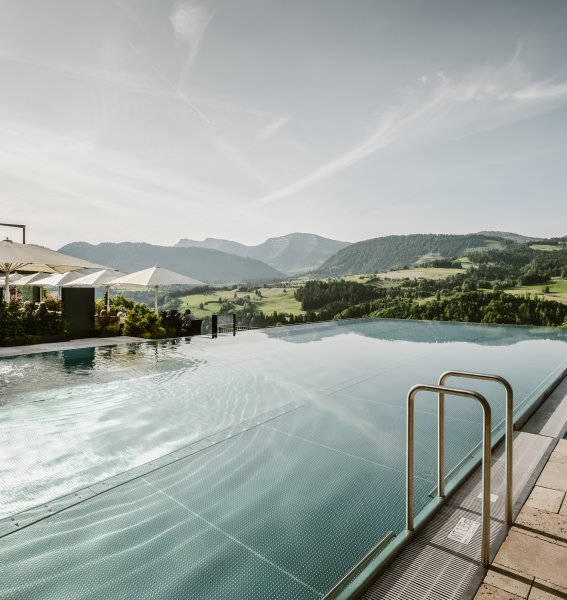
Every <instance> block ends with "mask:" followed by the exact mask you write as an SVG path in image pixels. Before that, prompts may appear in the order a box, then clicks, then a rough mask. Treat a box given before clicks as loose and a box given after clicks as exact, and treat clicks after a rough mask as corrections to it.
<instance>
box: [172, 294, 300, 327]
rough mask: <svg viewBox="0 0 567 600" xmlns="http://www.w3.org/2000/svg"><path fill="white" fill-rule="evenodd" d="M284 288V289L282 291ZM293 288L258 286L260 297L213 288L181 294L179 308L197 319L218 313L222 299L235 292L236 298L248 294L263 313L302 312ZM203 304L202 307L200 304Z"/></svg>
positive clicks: (229, 298)
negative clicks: (197, 292) (187, 309)
mask: <svg viewBox="0 0 567 600" xmlns="http://www.w3.org/2000/svg"><path fill="white" fill-rule="evenodd" d="M284 289H285V290H286V291H285V292H284ZM293 291H294V290H293V288H260V292H261V294H262V297H261V298H260V297H258V296H256V295H255V294H254V292H235V290H227V289H224V290H214V291H212V292H211V293H209V294H195V295H188V296H183V297H182V298H181V302H182V307H181V310H182V311H183V310H185V309H186V308H190V309H191V312H193V313H195V316H196V317H197V318H198V319H202V318H203V317H206V316H211V315H213V314H215V313H218V311H219V309H220V307H221V303H219V298H220V299H221V301H222V300H233V299H234V296H235V294H236V297H237V298H243V297H245V296H250V299H251V300H252V301H253V302H254V304H255V305H256V306H257V307H258V310H261V311H262V312H263V313H264V314H268V313H273V312H274V311H276V312H281V313H289V314H294V315H300V314H304V311H302V310H301V304H300V303H299V302H298V301H297V300H296V299H295V298H294V296H293ZM201 304H203V308H200V305H201ZM240 308H241V307H240V306H238V305H237V306H236V307H235V309H236V312H238V310H240Z"/></svg>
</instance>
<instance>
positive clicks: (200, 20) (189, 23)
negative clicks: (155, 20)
mask: <svg viewBox="0 0 567 600" xmlns="http://www.w3.org/2000/svg"><path fill="white" fill-rule="evenodd" d="M213 16H214V15H213V14H212V13H210V12H209V11H208V10H207V8H206V7H205V6H203V5H201V4H198V3H197V2H193V1H191V0H189V1H187V2H182V3H181V4H178V5H177V6H176V7H175V9H174V11H173V12H172V13H171V16H170V18H169V19H170V21H171V24H172V26H173V30H174V31H175V36H176V38H177V40H178V42H179V43H181V44H183V45H186V46H187V47H188V49H189V52H188V55H187V61H186V63H185V68H184V69H183V73H182V75H181V81H183V80H184V78H185V76H186V74H187V72H188V71H189V69H190V68H191V66H192V65H193V63H194V62H195V59H196V58H197V55H198V54H199V49H200V47H201V42H202V40H203V35H204V33H205V30H206V29H207V27H208V26H209V23H210V22H211V19H212V18H213Z"/></svg>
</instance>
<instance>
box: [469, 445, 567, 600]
mask: <svg viewBox="0 0 567 600" xmlns="http://www.w3.org/2000/svg"><path fill="white" fill-rule="evenodd" d="M488 598H490V599H492V600H516V599H520V598H527V599H528V600H551V599H554V598H564V599H567V439H562V440H560V441H559V442H558V444H557V446H556V447H555V450H554V451H553V453H552V454H551V456H550V458H549V461H548V462H547V465H546V466H545V468H544V469H543V471H542V473H541V475H540V476H539V478H538V480H537V482H536V485H535V487H534V489H533V491H532V492H531V494H530V496H529V498H528V500H527V501H526V503H525V504H524V506H523V508H522V510H521V511H520V513H519V514H518V517H517V518H516V521H515V523H514V525H513V527H512V528H511V529H510V531H509V533H508V537H507V538H506V540H505V541H504V543H503V544H502V546H501V548H500V550H499V551H498V553H497V555H496V557H495V558H494V561H493V563H492V566H491V568H490V569H489V570H488V573H487V574H486V577H485V578H484V582H483V583H482V585H481V586H480V588H479V590H478V592H477V594H476V596H475V599H476V600H486V599H488Z"/></svg>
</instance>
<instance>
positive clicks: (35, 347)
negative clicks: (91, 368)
mask: <svg viewBox="0 0 567 600" xmlns="http://www.w3.org/2000/svg"><path fill="white" fill-rule="evenodd" d="M143 341H144V340H142V339H140V338H136V337H128V336H127V335H119V336H114V337H102V338H82V339H77V340H69V341H68V342H53V343H48V344H30V345H28V346H7V347H5V348H1V347H0V357H3V356H21V355H22V354H39V353H41V352H54V351H58V350H73V349H76V348H93V347H98V346H116V345H118V344H131V343H133V342H143Z"/></svg>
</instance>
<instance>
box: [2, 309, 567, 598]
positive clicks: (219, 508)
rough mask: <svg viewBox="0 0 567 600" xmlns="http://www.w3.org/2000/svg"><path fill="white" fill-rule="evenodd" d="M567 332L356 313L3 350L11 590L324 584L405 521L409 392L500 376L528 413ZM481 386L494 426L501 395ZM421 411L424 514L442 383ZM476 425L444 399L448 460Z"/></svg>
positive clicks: (550, 375)
mask: <svg viewBox="0 0 567 600" xmlns="http://www.w3.org/2000/svg"><path fill="white" fill-rule="evenodd" d="M566 342H567V335H566V333H565V332H564V331H561V330H557V329H544V328H534V329H529V328H525V327H506V326H482V325H465V324H456V323H429V322H412V321H395V320H353V321H343V322H336V323H324V324H315V325H306V326H300V327H288V328H276V329H272V330H264V331H257V332H250V333H246V334H242V335H238V336H237V337H235V338H232V337H231V336H229V337H226V338H223V337H221V338H219V339H217V340H210V339H205V338H194V339H193V340H192V341H191V342H190V343H189V342H186V341H181V340H180V341H165V342H149V343H140V344H131V345H127V346H116V347H105V348H97V349H87V350H77V351H68V352H57V353H45V354H40V355H29V356H21V357H17V358H6V359H0V417H1V418H0V433H1V435H0V456H1V463H0V466H1V472H0V518H2V517H4V519H3V520H2V521H0V535H2V534H7V535H4V537H1V538H0V560H1V561H2V564H3V569H2V571H3V583H2V585H0V598H2V599H7V598H10V599H19V598H21V599H22V600H23V599H25V600H29V599H34V598H42V599H43V598H53V599H55V598H56V599H57V600H64V599H66V598H69V599H71V598H113V599H114V598H124V599H126V598H128V599H130V598H163V599H164V600H165V599H167V600H170V599H177V598H179V599H181V598H191V599H193V598H196V599H200V598H203V599H209V598H211V599H212V598H215V599H216V598H218V599H220V598H223V599H225V598H247V599H248V598H250V599H256V598H257V599H268V598H273V599H276V598H282V599H284V598H285V599H292V600H293V599H296V598H297V599H310V598H320V597H321V596H322V595H323V594H324V593H325V592H326V591H327V590H328V589H330V588H331V587H332V585H333V584H334V583H335V582H336V581H337V580H338V579H340V577H341V576H342V575H343V574H344V573H345V572H346V571H348V569H349V568H350V567H351V566H353V565H354V564H355V563H356V562H357V561H358V560H359V559H360V558H361V557H362V556H363V555H364V554H365V553H366V552H367V551H368V550H369V549H370V548H371V547H372V546H373V545H374V544H375V543H376V542H377V541H378V540H379V539H381V538H382V537H383V536H384V534H385V533H386V532H388V531H390V530H394V531H400V530H401V529H402V528H403V526H404V489H405V488H404V468H405V467H404V460H405V446H404V440H405V402H406V395H407V391H408V389H409V388H410V387H411V386H412V385H414V384H416V383H435V382H436V381H437V379H438V377H439V375H440V374H441V372H443V371H445V370H448V369H462V370H472V371H484V372H490V373H497V374H499V375H502V376H504V377H506V378H507V379H509V381H510V382H511V383H512V386H513V388H514V391H515V396H516V407H517V408H516V414H520V413H521V412H523V411H524V410H525V409H526V408H527V407H528V406H529V404H530V403H531V402H533V401H534V400H536V399H537V398H538V397H539V396H540V394H541V393H542V391H543V390H544V389H545V388H546V387H548V386H549V384H550V383H551V382H552V381H553V380H554V379H556V378H557V377H558V375H559V374H561V373H562V372H563V371H564V370H565V369H566V368H567V352H566V350H567V344H566ZM458 383H459V384H460V385H461V386H463V382H462V381H460V382H458ZM473 387H474V388H475V389H477V390H478V391H480V392H482V393H484V394H485V395H486V396H487V398H488V399H489V400H490V402H491V404H492V406H493V411H494V419H493V422H494V423H495V425H496V426H497V425H498V423H499V422H500V421H501V420H502V418H503V415H504V410H503V408H504V401H503V392H502V391H501V390H500V389H499V387H498V386H496V385H494V384H491V383H483V382H475V384H474V386H473ZM417 409H418V410H417V416H416V435H417V438H416V446H417V449H418V452H417V454H416V464H415V473H416V510H417V511H419V510H421V509H423V508H424V507H425V506H426V504H427V502H428V501H429V498H428V496H427V494H428V492H429V491H430V490H431V488H432V487H433V486H434V485H435V468H436V462H435V461H436V441H435V436H436V427H435V418H436V416H435V415H436V412H435V398H434V397H433V396H427V395H424V396H423V397H420V400H419V402H418V405H417ZM480 421H481V414H480V409H479V408H478V407H476V406H475V405H474V404H473V403H470V402H466V401H464V402H463V401H457V402H449V401H448V402H447V424H446V433H447V469H450V468H451V467H452V466H454V465H456V464H457V463H459V462H460V461H461V460H462V459H463V457H465V456H466V455H467V454H468V453H470V451H471V450H472V449H473V448H474V447H475V446H476V444H478V442H479V440H480ZM148 464H149V466H148ZM125 473H126V474H125ZM118 484H120V485H118ZM108 488H112V489H110V491H105V490H106V489H108ZM77 491H79V492H78V495H79V496H80V499H82V500H84V501H83V502H78V500H77V499H76V497H75V496H74V493H75V492H77ZM62 496H64V497H65V498H63V499H59V498H60V497H62ZM69 498H71V500H69ZM71 505H72V506H71ZM62 506H69V508H67V509H66V510H64V511H62V512H57V511H58V510H59V509H60V508H61V507H62ZM22 511H23V512H22ZM50 511H51V512H50ZM55 513H56V514H55ZM49 514H53V516H49ZM44 517H48V518H44ZM40 518H41V519H43V520H40V521H38V522H36V523H35V524H33V525H31V526H29V527H26V528H24V527H23V526H24V525H25V524H26V523H28V522H33V521H34V520H36V519H40ZM19 528H21V530H19ZM12 532H13V533H12Z"/></svg>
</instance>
